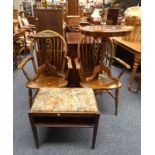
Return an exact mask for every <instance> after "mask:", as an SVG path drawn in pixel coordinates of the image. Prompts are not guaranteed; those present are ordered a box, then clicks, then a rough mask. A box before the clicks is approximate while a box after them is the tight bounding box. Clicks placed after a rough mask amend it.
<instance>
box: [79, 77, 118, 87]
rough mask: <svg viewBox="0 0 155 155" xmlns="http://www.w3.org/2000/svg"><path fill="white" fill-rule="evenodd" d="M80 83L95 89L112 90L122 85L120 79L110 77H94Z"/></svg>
mask: <svg viewBox="0 0 155 155" xmlns="http://www.w3.org/2000/svg"><path fill="white" fill-rule="evenodd" d="M80 85H81V86H82V87H84V88H92V89H93V90H101V89H104V90H110V89H116V88H120V87H121V83H120V82H119V80H117V79H110V78H108V79H107V78H102V79H94V80H92V81H89V82H80Z"/></svg>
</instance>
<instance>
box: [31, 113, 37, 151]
mask: <svg viewBox="0 0 155 155" xmlns="http://www.w3.org/2000/svg"><path fill="white" fill-rule="evenodd" d="M29 120H30V124H31V128H32V133H33V137H34V141H35V145H36V148H37V149H39V140H38V133H37V128H36V127H35V126H34V125H33V119H32V116H30V114H29Z"/></svg>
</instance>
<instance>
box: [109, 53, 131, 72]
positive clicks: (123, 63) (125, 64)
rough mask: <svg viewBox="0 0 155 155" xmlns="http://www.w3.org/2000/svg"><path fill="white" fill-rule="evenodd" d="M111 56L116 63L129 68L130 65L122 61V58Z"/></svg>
mask: <svg viewBox="0 0 155 155" xmlns="http://www.w3.org/2000/svg"><path fill="white" fill-rule="evenodd" d="M111 58H112V59H113V60H115V61H117V62H118V63H120V64H121V65H122V66H124V67H125V68H126V69H130V68H131V66H130V65H129V64H127V63H126V62H125V61H123V60H122V59H120V58H118V57H114V56H111Z"/></svg>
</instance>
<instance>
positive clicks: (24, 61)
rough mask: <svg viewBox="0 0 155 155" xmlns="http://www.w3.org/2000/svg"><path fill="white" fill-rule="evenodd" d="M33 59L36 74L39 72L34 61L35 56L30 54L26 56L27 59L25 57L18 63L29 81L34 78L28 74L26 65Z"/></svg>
mask: <svg viewBox="0 0 155 155" xmlns="http://www.w3.org/2000/svg"><path fill="white" fill-rule="evenodd" d="M30 60H31V61H32V65H33V69H34V72H35V74H36V73H37V68H36V64H35V62H34V57H33V56H32V55H29V56H28V57H26V58H25V59H23V60H22V61H21V63H20V64H19V65H18V69H22V71H23V74H24V75H25V77H26V79H27V80H28V81H30V80H31V79H32V78H31V77H30V76H29V75H28V73H27V71H26V70H25V69H24V66H25V65H26V64H27V63H28V62H29V61H30Z"/></svg>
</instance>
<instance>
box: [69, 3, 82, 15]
mask: <svg viewBox="0 0 155 155" xmlns="http://www.w3.org/2000/svg"><path fill="white" fill-rule="evenodd" d="M78 4H79V0H68V15H78Z"/></svg>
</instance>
